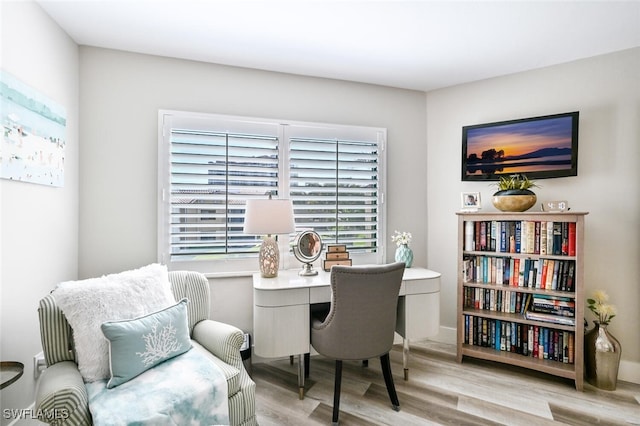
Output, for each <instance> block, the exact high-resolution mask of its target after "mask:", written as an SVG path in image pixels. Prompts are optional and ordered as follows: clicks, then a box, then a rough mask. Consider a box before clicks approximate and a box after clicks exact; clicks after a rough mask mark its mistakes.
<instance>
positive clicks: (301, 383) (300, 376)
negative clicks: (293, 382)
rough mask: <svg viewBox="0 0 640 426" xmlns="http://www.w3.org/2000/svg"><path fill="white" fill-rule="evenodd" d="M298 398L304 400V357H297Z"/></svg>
mask: <svg viewBox="0 0 640 426" xmlns="http://www.w3.org/2000/svg"><path fill="white" fill-rule="evenodd" d="M298 397H299V398H300V399H304V355H303V354H300V355H298Z"/></svg>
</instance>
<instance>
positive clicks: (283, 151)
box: [157, 110, 387, 276]
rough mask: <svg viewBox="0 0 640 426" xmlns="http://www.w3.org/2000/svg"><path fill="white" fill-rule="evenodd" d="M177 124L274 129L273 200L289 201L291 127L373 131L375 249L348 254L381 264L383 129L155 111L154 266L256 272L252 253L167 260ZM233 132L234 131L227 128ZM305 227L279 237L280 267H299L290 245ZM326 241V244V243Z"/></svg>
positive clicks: (228, 273)
mask: <svg viewBox="0 0 640 426" xmlns="http://www.w3.org/2000/svg"><path fill="white" fill-rule="evenodd" d="M174 118H175V119H179V120H190V119H193V120H196V121H197V120H211V121H212V122H215V121H219V122H231V123H237V124H238V125H239V126H240V125H245V124H247V123H250V124H257V125H267V126H274V125H275V126H278V139H279V144H278V175H279V179H278V182H277V193H278V196H277V197H278V198H289V191H290V188H289V184H290V182H289V178H290V173H291V168H290V162H289V143H290V142H289V141H290V140H289V137H290V129H293V128H311V129H316V130H318V131H319V132H320V133H326V134H331V132H334V134H340V135H352V134H355V135H358V134H362V133H365V134H367V133H369V132H372V133H375V134H376V135H377V143H378V146H379V152H378V156H377V160H378V162H377V165H378V170H377V172H378V197H377V203H378V204H377V210H378V214H377V218H378V221H377V222H376V226H377V227H378V233H377V235H378V238H377V243H378V245H377V246H376V250H375V252H373V253H352V254H351V258H352V259H353V263H354V265H357V264H378V263H383V262H384V259H385V253H386V248H387V241H386V240H387V230H386V217H387V214H386V213H387V212H386V210H387V209H386V202H385V201H386V184H387V174H386V162H387V158H386V157H387V155H386V151H387V150H386V144H387V140H386V139H387V129H385V128H381V127H367V126H351V125H343V124H330V123H316V122H302V121H294V120H280V119H268V118H255V117H246V116H234V115H223V114H210V113H201V112H188V111H176V110H159V111H158V194H157V213H158V214H157V220H158V222H157V233H158V234H157V236H158V240H157V259H158V262H160V263H163V264H166V265H167V266H168V268H169V269H170V270H178V269H183V270H184V269H188V270H195V271H199V272H203V273H205V274H207V275H209V276H247V275H251V274H253V273H254V272H256V271H257V270H258V264H257V257H258V255H257V253H256V254H255V256H252V255H247V256H245V257H241V258H232V257H227V258H222V259H212V260H206V261H203V260H172V259H171V241H170V236H169V232H170V220H171V211H170V209H171V199H170V187H171V183H170V176H171V164H170V159H171V156H170V152H171V136H170V135H171V123H172V121H173V119H174ZM230 130H232V131H233V130H235V129H230ZM306 229H309V228H303V227H299V226H298V224H296V232H295V233H292V234H289V235H278V236H276V238H277V239H278V241H279V247H280V268H281V269H296V268H299V267H300V263H299V262H298V261H297V260H296V259H295V257H294V255H293V252H292V250H291V247H292V245H293V243H294V240H295V238H296V236H297V234H298V233H299V232H301V231H303V230H306ZM323 242H324V243H325V244H326V243H331V242H326V241H323ZM321 260H322V259H318V260H317V261H316V262H315V263H316V264H317V266H318V268H320V267H321Z"/></svg>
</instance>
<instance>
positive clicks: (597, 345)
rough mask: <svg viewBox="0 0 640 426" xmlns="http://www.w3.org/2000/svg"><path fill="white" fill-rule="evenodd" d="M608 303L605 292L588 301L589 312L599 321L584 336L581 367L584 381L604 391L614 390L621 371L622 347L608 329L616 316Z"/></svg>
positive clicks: (596, 293) (598, 293)
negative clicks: (619, 370)
mask: <svg viewBox="0 0 640 426" xmlns="http://www.w3.org/2000/svg"><path fill="white" fill-rule="evenodd" d="M608 302H609V296H608V295H607V293H605V292H604V291H601V290H598V291H596V292H594V294H593V298H589V299H587V304H588V306H589V310H590V311H591V312H593V313H594V314H595V315H596V316H597V317H598V320H597V321H594V322H593V323H594V325H595V327H594V328H592V329H591V330H589V331H588V332H587V333H586V334H585V336H584V363H585V375H586V378H587V381H588V382H589V383H591V384H592V385H594V386H596V387H598V388H600V389H604V390H615V389H616V385H617V380H618V369H619V367H620V356H621V355H622V346H621V345H620V342H619V341H618V339H616V338H615V337H614V336H613V335H612V334H611V333H610V332H609V330H608V329H607V327H608V325H609V322H610V321H611V319H612V318H613V317H615V316H616V313H615V307H614V306H613V305H611V304H609V303H608Z"/></svg>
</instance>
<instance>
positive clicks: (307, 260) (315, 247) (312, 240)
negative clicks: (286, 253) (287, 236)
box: [293, 230, 322, 277]
mask: <svg viewBox="0 0 640 426" xmlns="http://www.w3.org/2000/svg"><path fill="white" fill-rule="evenodd" d="M321 252H322V239H321V238H320V235H318V233H317V232H315V231H310V230H307V231H302V232H301V233H299V234H298V237H297V238H296V242H295V244H294V245H293V255H294V256H295V257H296V259H298V260H299V261H300V262H302V269H301V270H300V272H298V274H299V275H300V276H303V277H309V276H313V275H318V271H316V270H315V269H313V265H312V262H314V261H315V260H316V259H317V258H319V257H320V253H321Z"/></svg>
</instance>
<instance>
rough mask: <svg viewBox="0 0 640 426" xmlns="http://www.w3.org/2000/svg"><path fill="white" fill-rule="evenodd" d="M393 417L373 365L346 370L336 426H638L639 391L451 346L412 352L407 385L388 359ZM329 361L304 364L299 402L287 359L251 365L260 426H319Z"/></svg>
mask: <svg viewBox="0 0 640 426" xmlns="http://www.w3.org/2000/svg"><path fill="white" fill-rule="evenodd" d="M391 362H392V369H393V376H394V381H395V384H396V389H397V391H398V396H399V399H400V407H401V408H400V411H399V412H395V411H393V410H392V409H391V405H390V402H389V397H388V395H387V392H386V388H385V386H384V380H383V378H382V372H381V369H380V363H379V361H378V360H370V361H369V367H366V368H365V367H363V366H362V364H361V363H360V362H345V363H344V367H343V379H342V398H341V403H340V424H341V425H344V426H349V425H402V426H404V425H498V424H502V425H527V426H530V425H548V424H549V425H550V424H569V425H595V424H598V425H629V424H632V425H640V385H636V384H631V383H625V382H621V381H619V382H618V386H617V389H616V390H615V391H604V390H600V389H597V388H595V387H593V386H591V385H589V384H588V383H585V389H584V392H579V391H576V390H575V387H574V384H573V382H572V381H569V380H566V379H562V378H557V377H553V376H549V375H545V374H541V373H536V372H531V371H529V370H525V369H520V368H517V367H512V366H505V365H501V364H496V363H491V362H487V361H481V360H473V359H468V358H465V359H464V361H463V362H462V364H458V363H457V362H456V361H455V346H453V345H445V344H440V343H433V342H424V343H417V344H412V346H411V361H410V372H409V375H410V377H409V381H407V382H405V381H404V380H403V378H402V349H401V347H399V346H398V347H394V349H393V351H392V353H391ZM333 367H334V363H333V361H331V360H328V359H325V358H323V357H320V356H314V357H312V358H311V374H310V377H309V379H307V382H306V397H305V399H304V400H299V399H298V388H297V376H296V374H297V365H296V364H293V365H291V364H290V363H289V360H288V359H284V360H275V361H271V362H267V363H260V364H254V365H253V366H252V377H253V379H254V380H255V382H256V385H257V392H256V398H257V402H256V404H257V413H258V421H259V423H260V425H261V426H272V425H278V426H281V425H296V426H298V425H326V424H330V423H331V410H332V403H333V402H332V401H333Z"/></svg>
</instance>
